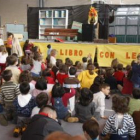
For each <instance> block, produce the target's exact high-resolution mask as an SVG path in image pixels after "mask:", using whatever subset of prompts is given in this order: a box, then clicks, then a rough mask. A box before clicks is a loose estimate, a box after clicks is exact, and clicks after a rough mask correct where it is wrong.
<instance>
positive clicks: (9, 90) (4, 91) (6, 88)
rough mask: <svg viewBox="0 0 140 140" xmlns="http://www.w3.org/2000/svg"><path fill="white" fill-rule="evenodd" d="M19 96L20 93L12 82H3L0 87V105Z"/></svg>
mask: <svg viewBox="0 0 140 140" xmlns="http://www.w3.org/2000/svg"><path fill="white" fill-rule="evenodd" d="M19 94H20V91H19V87H18V85H17V84H15V83H14V82H12V81H9V82H5V83H4V84H3V85H2V86H1V92H0V97H1V102H2V104H3V103H4V102H12V101H13V100H14V99H15V98H16V97H17V95H19Z"/></svg>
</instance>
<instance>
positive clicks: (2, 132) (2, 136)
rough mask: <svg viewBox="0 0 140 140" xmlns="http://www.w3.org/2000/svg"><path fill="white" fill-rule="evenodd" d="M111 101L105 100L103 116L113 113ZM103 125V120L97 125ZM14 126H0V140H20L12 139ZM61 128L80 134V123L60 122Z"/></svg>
mask: <svg viewBox="0 0 140 140" xmlns="http://www.w3.org/2000/svg"><path fill="white" fill-rule="evenodd" d="M111 104H112V103H111V99H109V100H106V111H105V115H106V116H109V115H111V114H112V113H113V111H112V110H111V106H112V105H111ZM104 123H105V120H102V119H101V120H100V121H99V124H100V126H101V129H102V127H103V125H104ZM14 127H15V125H14V124H11V123H10V124H9V125H8V126H1V125H0V140H20V137H19V138H14V137H13V129H14ZM62 127H63V129H64V131H65V132H67V133H69V134H71V135H78V134H82V133H83V132H82V124H81V123H67V122H64V121H62Z"/></svg>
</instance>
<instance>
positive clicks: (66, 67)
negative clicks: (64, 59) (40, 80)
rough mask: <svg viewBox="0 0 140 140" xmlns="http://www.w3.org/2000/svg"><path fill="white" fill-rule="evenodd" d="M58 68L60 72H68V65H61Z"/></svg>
mask: <svg viewBox="0 0 140 140" xmlns="http://www.w3.org/2000/svg"><path fill="white" fill-rule="evenodd" d="M59 70H60V72H62V73H65V74H67V73H68V66H66V65H61V66H60V68H59Z"/></svg>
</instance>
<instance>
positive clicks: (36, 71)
mask: <svg viewBox="0 0 140 140" xmlns="http://www.w3.org/2000/svg"><path fill="white" fill-rule="evenodd" d="M41 65H42V55H41V54H39V53H35V54H34V58H33V68H32V69H31V73H32V76H33V77H39V76H40V73H41Z"/></svg>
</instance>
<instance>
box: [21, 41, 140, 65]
mask: <svg viewBox="0 0 140 140" xmlns="http://www.w3.org/2000/svg"><path fill="white" fill-rule="evenodd" d="M30 41H31V42H33V44H34V45H35V46H39V48H40V50H41V52H42V54H43V57H44V58H46V56H47V45H48V44H51V46H52V48H53V49H56V50H57V51H58V55H57V58H59V59H62V60H63V61H64V60H65V58H67V57H69V58H70V59H71V60H73V62H75V61H82V57H87V56H88V55H89V54H91V56H92V58H93V59H94V57H95V52H97V61H98V63H99V65H100V66H103V67H109V66H110V65H111V61H112V60H113V59H115V58H118V60H119V62H120V63H122V64H124V66H126V65H128V64H131V61H132V60H134V59H136V56H137V55H138V54H139V53H140V44H131V43H129V44H118V43H116V44H110V43H108V44H97V43H94V42H64V43H57V42H53V41H46V40H34V39H31V40H30ZM23 44H24V42H21V45H22V46H23Z"/></svg>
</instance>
